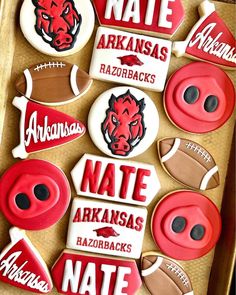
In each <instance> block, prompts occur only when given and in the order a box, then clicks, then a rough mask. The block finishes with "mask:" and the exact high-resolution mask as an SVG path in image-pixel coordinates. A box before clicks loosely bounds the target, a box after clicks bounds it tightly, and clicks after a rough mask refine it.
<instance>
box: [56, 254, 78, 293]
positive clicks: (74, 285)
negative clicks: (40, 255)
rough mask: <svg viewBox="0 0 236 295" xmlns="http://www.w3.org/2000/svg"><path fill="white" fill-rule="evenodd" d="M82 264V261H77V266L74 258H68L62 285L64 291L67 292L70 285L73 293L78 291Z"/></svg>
mask: <svg viewBox="0 0 236 295" xmlns="http://www.w3.org/2000/svg"><path fill="white" fill-rule="evenodd" d="M81 264H82V263H81V261H76V263H75V266H73V261H72V260H70V259H67V260H66V262H65V266H64V274H63V279H62V287H61V289H62V291H63V292H67V291H68V289H69V287H70V289H71V291H72V292H73V293H77V292H78V288H79V284H78V282H79V278H80V272H81Z"/></svg>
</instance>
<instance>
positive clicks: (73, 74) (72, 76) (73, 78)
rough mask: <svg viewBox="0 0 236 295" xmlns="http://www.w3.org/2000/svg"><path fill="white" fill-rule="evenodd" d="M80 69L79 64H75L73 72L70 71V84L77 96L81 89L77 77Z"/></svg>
mask: <svg viewBox="0 0 236 295" xmlns="http://www.w3.org/2000/svg"><path fill="white" fill-rule="evenodd" d="M78 70H79V68H78V66H77V65H73V67H72V69H71V73H70V86H71V89H72V91H73V93H74V95H75V96H79V94H80V91H79V88H78V85H77V79H76V76H77V72H78Z"/></svg>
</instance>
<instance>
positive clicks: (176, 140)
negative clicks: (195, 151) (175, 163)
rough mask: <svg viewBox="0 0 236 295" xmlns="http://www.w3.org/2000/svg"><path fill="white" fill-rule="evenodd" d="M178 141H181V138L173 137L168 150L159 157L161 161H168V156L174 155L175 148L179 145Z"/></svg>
mask: <svg viewBox="0 0 236 295" xmlns="http://www.w3.org/2000/svg"><path fill="white" fill-rule="evenodd" d="M180 142H181V140H180V139H179V138H176V139H175V141H174V144H173V146H172V148H171V149H170V150H169V152H168V153H167V154H166V155H164V156H163V157H162V158H161V161H162V163H164V162H166V161H168V160H169V159H170V158H172V157H173V156H174V155H175V153H176V152H177V150H178V148H179V146H180Z"/></svg>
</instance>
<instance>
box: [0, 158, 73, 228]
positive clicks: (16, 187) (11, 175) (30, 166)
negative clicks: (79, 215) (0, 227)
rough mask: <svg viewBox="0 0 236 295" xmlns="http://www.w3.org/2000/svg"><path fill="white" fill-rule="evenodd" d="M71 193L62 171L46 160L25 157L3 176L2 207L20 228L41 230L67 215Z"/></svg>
mask: <svg viewBox="0 0 236 295" xmlns="http://www.w3.org/2000/svg"><path fill="white" fill-rule="evenodd" d="M70 197H71V192H70V185H69V182H68V180H67V178H66V176H65V174H64V173H63V171H62V170H60V169H59V168H57V167H56V166H55V165H53V164H51V163H50V162H47V161H43V160H25V161H21V162H17V163H16V164H14V165H13V166H11V167H10V168H9V169H8V170H7V171H6V172H5V173H4V174H3V176H2V177H1V178H0V209H1V212H2V213H3V214H4V216H5V217H6V218H7V220H8V221H9V222H10V223H11V224H13V225H15V226H17V227H20V228H23V229H29V230H40V229H44V228H47V227H49V226H51V225H53V224H54V223H56V222H57V221H58V220H60V218H62V216H63V215H64V214H65V212H66V210H67V208H68V206H69V202H70Z"/></svg>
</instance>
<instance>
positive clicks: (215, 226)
mask: <svg viewBox="0 0 236 295" xmlns="http://www.w3.org/2000/svg"><path fill="white" fill-rule="evenodd" d="M151 230H152V236H153V239H154V241H155V242H156V244H157V246H158V247H159V248H160V249H161V251H162V252H163V253H164V254H165V255H168V256H170V257H172V258H175V259H179V260H192V259H196V258H199V257H202V256H203V255H205V254H207V253H208V252H209V251H210V250H211V249H212V248H213V247H214V246H215V244H216V243H217V241H218V239H219V236H220V232H221V217H220V213H219V210H218V209H217V207H216V206H215V204H214V203H213V202H212V201H211V200H210V199H208V198H207V197H205V196H204V195H202V194H200V193H197V192H193V191H175V192H172V193H170V194H168V195H167V196H165V197H164V198H163V199H162V200H161V201H160V202H159V203H158V204H157V205H156V207H155V209H154V211H153V214H152V220H151Z"/></svg>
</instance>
